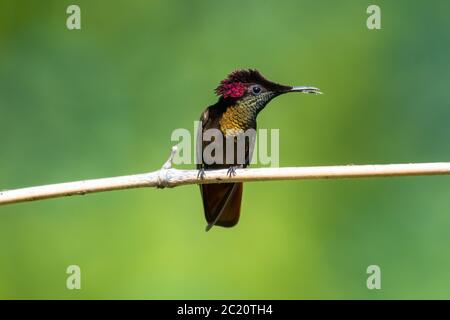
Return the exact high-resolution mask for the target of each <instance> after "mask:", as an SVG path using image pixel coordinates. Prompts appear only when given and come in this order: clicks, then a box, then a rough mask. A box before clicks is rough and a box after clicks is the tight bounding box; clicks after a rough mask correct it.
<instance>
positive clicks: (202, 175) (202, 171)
mask: <svg viewBox="0 0 450 320" xmlns="http://www.w3.org/2000/svg"><path fill="white" fill-rule="evenodd" d="M204 178H205V169H204V168H200V169H198V173H197V179H200V180H203V179H204Z"/></svg>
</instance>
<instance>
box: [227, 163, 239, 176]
mask: <svg viewBox="0 0 450 320" xmlns="http://www.w3.org/2000/svg"><path fill="white" fill-rule="evenodd" d="M238 168H242V166H232V167H229V168H228V171H227V176H229V177H230V178H231V177H234V176H235V175H236V169H238Z"/></svg>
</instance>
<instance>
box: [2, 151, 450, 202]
mask: <svg viewBox="0 0 450 320" xmlns="http://www.w3.org/2000/svg"><path fill="white" fill-rule="evenodd" d="M175 153H176V147H174V148H172V152H171V155H170V157H169V159H168V160H167V162H166V163H165V164H164V165H163V167H162V168H161V169H160V170H157V171H154V172H149V173H143V174H135V175H129V176H120V177H112V178H103V179H92V180H83V181H75V182H67V183H58V184H51V185H45V186H38V187H30V188H23V189H15V190H8V191H0V205H5V204H10V203H17V202H25V201H35V200H42V199H48V198H57V197H64V196H72V195H84V194H87V193H93V192H102V191H112V190H120V189H132V188H143V187H157V188H165V187H170V188H172V187H176V186H182V185H189V184H205V183H225V182H249V181H273V180H303V179H340V178H370V177H394V176H420V175H422V176H426V175H448V174H450V162H440V163H408V164H383V165H347V166H320V167H293V168H257V169H236V175H235V176H231V177H230V176H228V175H227V171H228V170H226V169H222V170H211V171H206V174H205V176H204V177H203V178H199V176H198V170H178V169H172V159H173V156H174V155H175Z"/></svg>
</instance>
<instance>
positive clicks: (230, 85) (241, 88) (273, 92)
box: [215, 69, 321, 112]
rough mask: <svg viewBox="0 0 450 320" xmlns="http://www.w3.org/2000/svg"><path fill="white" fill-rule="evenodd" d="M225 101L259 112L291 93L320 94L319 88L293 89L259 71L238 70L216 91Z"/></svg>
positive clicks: (223, 81) (221, 83)
mask: <svg viewBox="0 0 450 320" xmlns="http://www.w3.org/2000/svg"><path fill="white" fill-rule="evenodd" d="M215 92H216V94H217V95H218V96H221V97H223V99H229V100H235V101H236V102H238V103H243V104H244V105H246V106H248V107H249V108H251V109H252V110H254V111H256V112H259V111H260V110H262V109H263V108H264V107H265V106H266V105H267V103H269V101H270V100H272V99H273V98H275V97H277V96H279V95H281V94H284V93H289V92H303V93H312V94H320V93H321V92H320V91H319V89H318V88H314V87H293V86H286V85H281V84H278V83H275V82H271V81H269V80H267V79H266V78H264V77H263V76H262V75H261V73H259V72H258V71H257V70H252V69H248V70H237V71H234V72H232V73H231V74H229V75H228V77H227V78H226V79H224V80H222V81H221V82H220V84H219V86H218V87H217V88H216V90H215Z"/></svg>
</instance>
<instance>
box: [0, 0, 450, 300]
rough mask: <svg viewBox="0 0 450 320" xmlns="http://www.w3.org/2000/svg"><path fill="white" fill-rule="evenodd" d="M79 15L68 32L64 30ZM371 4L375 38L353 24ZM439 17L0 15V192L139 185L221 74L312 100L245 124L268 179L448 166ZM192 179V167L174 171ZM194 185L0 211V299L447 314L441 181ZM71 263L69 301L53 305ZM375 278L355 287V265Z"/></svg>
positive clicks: (154, 4)
mask: <svg viewBox="0 0 450 320" xmlns="http://www.w3.org/2000/svg"><path fill="white" fill-rule="evenodd" d="M72 3H76V4H78V5H80V7H81V17H82V22H81V23H82V29H81V30H79V31H77V30H74V31H69V30H67V28H66V18H67V16H68V15H67V14H66V8H67V6H68V5H69V4H72ZM369 4H378V5H380V7H381V12H382V30H373V31H371V30H368V29H367V28H366V19H367V17H368V15H367V14H366V8H367V6H368V5H369ZM449 12H450V4H449V2H448V1H444V0H442V1H440V0H435V1H407V0H403V1H395V2H394V1H370V2H369V1H339V2H338V1H314V2H313V3H312V2H311V1H206V0H205V1H163V0H160V1H137V0H127V1H106V0H103V1H81V0H79V1H70V2H69V1H31V0H30V1H9V0H8V1H5V0H3V1H2V2H1V4H0V137H1V140H0V189H12V188H18V187H24V186H31V185H39V184H47V183H56V182H64V181H71V180H80V179H88V178H99V177H107V176H116V175H124V174H132V173H140V172H146V171H151V170H155V169H157V168H159V167H160V166H161V164H162V163H163V162H164V161H165V160H166V158H167V156H168V153H169V150H170V147H171V145H172V143H171V141H170V135H171V133H172V131H173V130H174V129H176V128H188V129H190V130H192V126H193V120H196V119H198V118H199V115H200V113H201V112H202V110H203V109H204V108H205V107H206V106H207V105H209V104H212V103H214V102H215V101H216V97H215V96H214V93H213V89H214V88H215V87H216V85H217V83H218V82H219V81H220V80H221V79H223V78H224V77H225V76H226V75H227V74H228V73H229V72H231V71H233V70H234V69H236V68H241V67H244V68H248V67H252V68H257V69H259V70H260V71H261V72H262V73H263V74H264V75H266V76H267V77H268V78H269V79H272V80H274V81H277V82H282V83H286V84H295V85H313V86H317V87H319V88H321V89H322V91H323V92H325V94H324V95H322V96H313V95H286V96H283V97H280V98H278V99H276V100H274V101H273V102H272V103H271V104H270V105H269V106H268V107H267V108H266V109H265V110H264V111H263V112H262V113H261V114H260V116H259V122H258V125H259V128H279V129H280V165H281V166H309V165H338V164H351V163H353V164H369V163H380V164H381V163H402V162H434V161H448V160H449V159H450V148H449V141H448V138H449V136H450V126H449V120H450V89H449V88H450V87H449V85H450V64H449V62H448V60H449V57H450V46H449V45H448V43H449V39H450V26H449V20H448V14H449ZM185 167H192V166H185ZM244 189H245V190H244V198H243V204H242V212H241V214H242V215H241V220H240V222H239V224H238V225H237V227H235V228H232V229H223V228H214V229H213V230H211V231H210V232H208V233H206V232H204V228H205V221H204V218H203V211H202V210H203V209H202V205H201V200H200V194H199V190H198V187H197V186H194V185H193V186H184V187H179V188H175V189H165V190H156V189H138V190H136V189H135V190H125V191H115V192H107V193H102V194H92V195H87V196H84V197H72V198H60V199H53V200H47V201H40V202H32V203H23V204H16V205H11V206H5V207H0V298H4V299H12V298H20V299H23V298H27V299H28V298H32V299H34V298H41V299H48V298H64V299H81V298H88V299H90V298H101V299H103V298H113V299H116V298H127V299H128V298H132V299H165V298H174V299H183V298H190V299H197V298H209V299H213V298H225V299H228V298H230V299H231V298H257V299H265V298H267V299H269V298H270V299H315V298H320V299H330V298H343V299H347V298H352V299H353V298H368V299H380V298H399V299H403V298H450V272H449V270H450V251H449V245H450V179H449V178H448V177H445V176H436V177H405V178H380V179H356V180H333V181H332V180H320V181H290V182H260V183H247V184H246V185H245V188H244ZM71 264H76V265H79V266H80V267H81V272H82V289H81V290H67V289H66V286H65V284H66V278H67V274H66V268H67V266H68V265H71ZM372 264H376V265H379V266H380V267H381V272H382V283H381V285H382V289H381V290H368V289H367V287H366V279H367V276H368V275H367V274H366V268H367V267H368V266H369V265H372Z"/></svg>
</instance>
